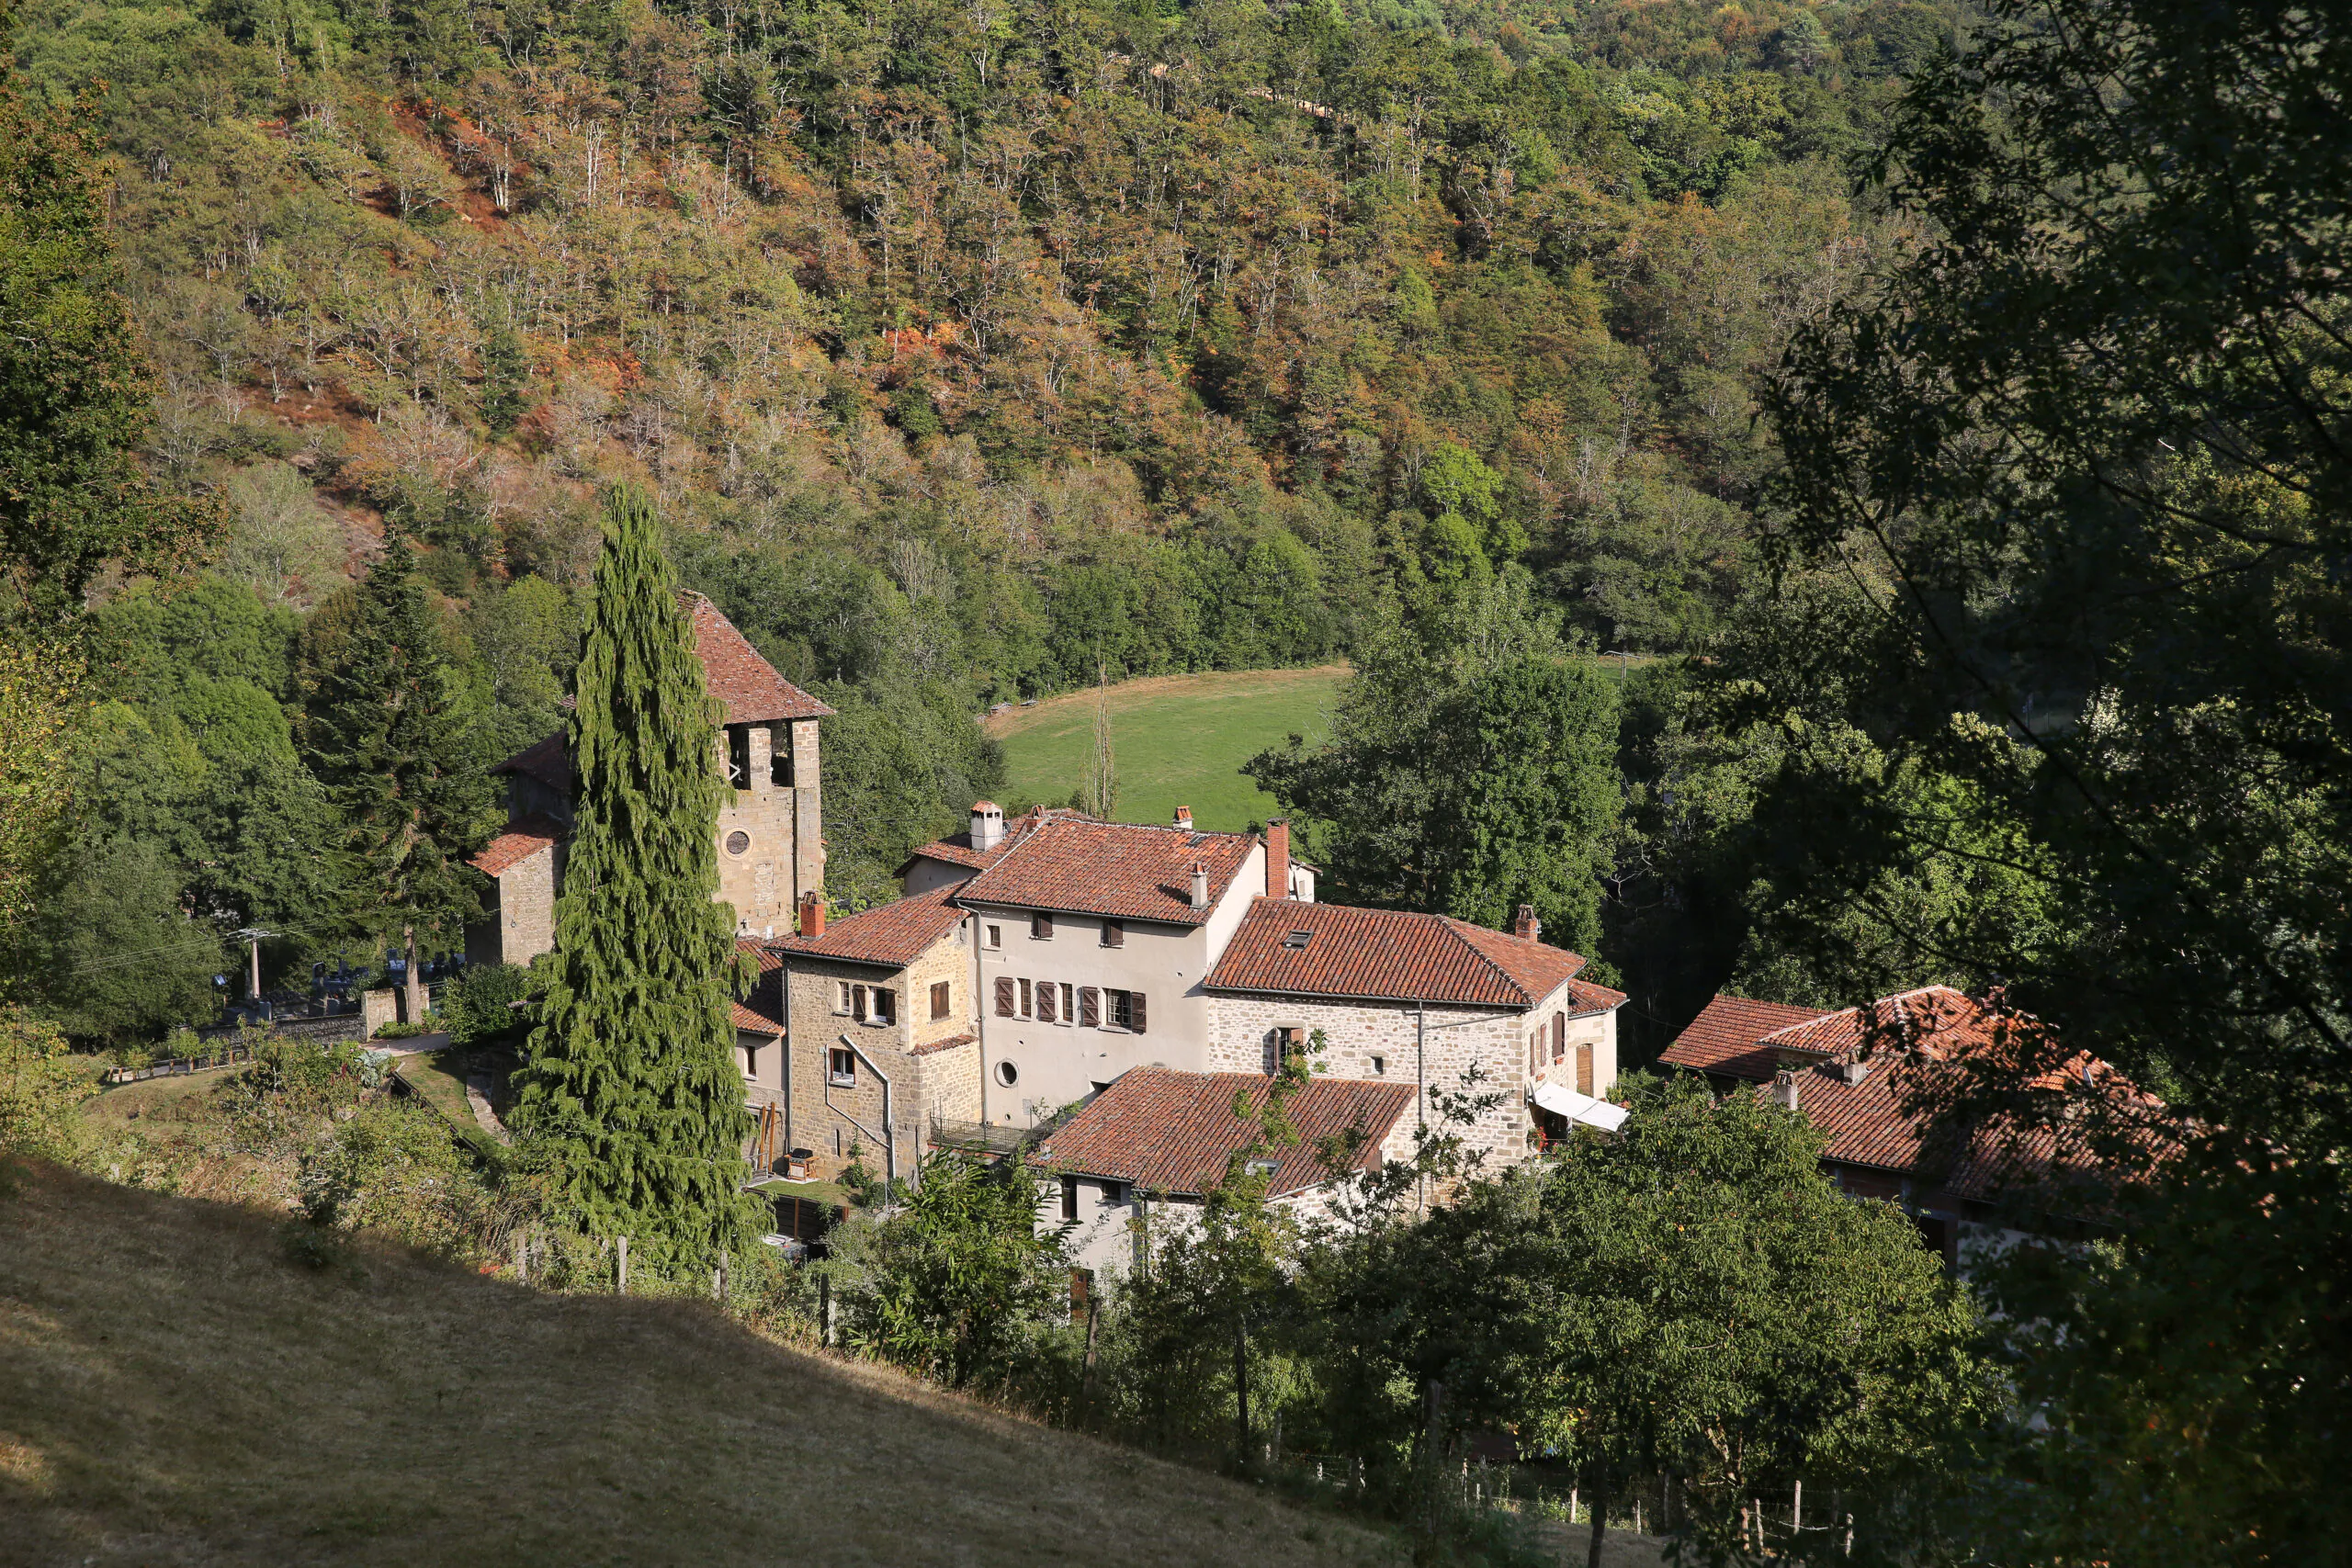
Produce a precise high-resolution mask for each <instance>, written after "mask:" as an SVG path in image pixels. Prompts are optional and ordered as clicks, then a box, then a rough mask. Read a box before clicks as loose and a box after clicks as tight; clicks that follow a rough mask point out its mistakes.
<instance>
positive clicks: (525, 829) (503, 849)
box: [467, 815, 563, 876]
mask: <svg viewBox="0 0 2352 1568" xmlns="http://www.w3.org/2000/svg"><path fill="white" fill-rule="evenodd" d="M562 838H563V824H562V823H560V822H558V821H556V820H555V819H554V818H550V817H540V816H537V815H533V816H528V817H518V818H515V820H514V821H512V822H509V823H508V824H507V825H506V831H504V832H503V833H501V834H499V835H498V837H496V838H495V839H492V840H491V841H490V842H488V843H487V844H484V845H483V846H482V847H481V853H479V854H477V855H475V856H474V857H473V859H471V860H469V861H468V862H467V864H468V865H470V866H472V867H473V868H474V869H475V870H476V871H478V872H481V874H483V875H484V876H503V875H505V874H507V873H508V872H510V871H512V870H514V869H515V867H516V866H518V865H521V864H522V863H524V862H525V861H526V860H529V859H530V858H531V857H532V856H533V855H535V854H537V853H538V852H540V851H541V850H545V849H550V848H553V847H554V845H555V844H556V843H557V842H558V841H560V840H561V839H562Z"/></svg>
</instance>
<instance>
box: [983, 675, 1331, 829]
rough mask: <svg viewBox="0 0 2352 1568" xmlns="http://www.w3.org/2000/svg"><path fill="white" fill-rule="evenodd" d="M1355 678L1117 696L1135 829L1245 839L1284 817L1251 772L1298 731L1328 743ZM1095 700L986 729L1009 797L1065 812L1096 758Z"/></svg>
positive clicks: (1127, 800) (1131, 684)
mask: <svg viewBox="0 0 2352 1568" xmlns="http://www.w3.org/2000/svg"><path fill="white" fill-rule="evenodd" d="M1347 674H1348V671H1347V670H1346V668H1345V667H1344V666H1331V667H1327V668H1324V669H1319V670H1242V671H1219V672H1216V673H1212V674H1207V675H1170V676H1159V677H1155V678H1152V679H1149V680H1143V681H1128V682H1123V683H1121V684H1119V685H1116V686H1114V687H1112V688H1111V698H1110V702H1111V735H1112V746H1113V751H1114V756H1115V758H1116V760H1117V762H1118V770H1119V804H1118V809H1117V811H1116V812H1115V813H1114V815H1115V816H1116V817H1117V818H1119V819H1120V820H1121V821H1124V822H1165V821H1168V820H1169V819H1170V818H1172V817H1173V816H1174V815H1175V811H1176V807H1179V806H1189V807H1192V808H1193V821H1195V822H1197V823H1199V824H1200V825H1201V826H1202V827H1203V828H1209V829H1219V830H1222V831H1228V832H1230V831H1238V830H1239V829H1243V828H1246V827H1248V826H1249V825H1250V823H1251V822H1253V821H1260V822H1262V821H1263V820H1265V819H1266V818H1268V817H1269V816H1272V815H1273V814H1274V813H1275V812H1277V811H1279V810H1280V809H1281V808H1280V807H1278V806H1277V805H1276V804H1275V802H1274V798H1273V796H1272V795H1267V794H1265V793H1264V792H1263V791H1261V790H1260V789H1259V788H1258V786H1257V785H1255V784H1251V783H1250V781H1249V780H1248V779H1246V778H1244V777H1242V776H1241V773H1240V772H1239V769H1240V766H1241V764H1242V763H1243V762H1246V761H1249V760H1250V758H1251V757H1253V756H1255V755H1257V753H1259V752H1260V751H1262V750H1265V749H1266V748H1267V747H1269V746H1277V745H1280V744H1281V743H1282V739H1283V736H1285V735H1288V734H1290V733H1292V732H1293V731H1296V732H1297V733H1299V734H1301V735H1304V736H1306V738H1307V739H1309V740H1316V739H1321V738H1322V736H1323V735H1324V734H1325V732H1326V731H1327V730H1328V729H1329V726H1330V711H1331V705H1332V701H1333V699H1334V697H1335V696H1336V694H1337V693H1338V691H1339V687H1340V682H1341V681H1343V680H1345V679H1346V678H1347ZM1094 704H1095V694H1093V693H1092V692H1075V693H1072V694H1069V695H1068V696H1061V697H1050V698H1048V699H1046V701H1044V702H1041V703H1039V704H1038V705H1036V706H1035V707H1030V708H1015V709H1013V710H1012V712H1011V713H1008V714H1002V715H1000V716H996V717H994V718H990V719H989V720H987V721H985V722H986V725H987V728H988V730H989V734H991V735H994V736H995V737H997V739H1000V740H1001V741H1003V742H1004V754H1005V761H1006V764H1007V770H1008V774H1009V777H1008V781H1007V786H1006V794H1007V795H1008V796H1010V797H1011V798H1012V801H1014V802H1016V803H1027V802H1035V801H1043V802H1046V803H1047V804H1051V805H1060V804H1062V803H1063V802H1065V801H1067V800H1069V797H1070V794H1071V792H1072V791H1074V790H1076V789H1077V788H1078V786H1079V784H1080V780H1082V779H1083V778H1084V777H1085V774H1086V770H1087V766H1088V762H1089V760H1090V759H1091V756H1092V755H1093V749H1094Z"/></svg>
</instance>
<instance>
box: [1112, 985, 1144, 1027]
mask: <svg viewBox="0 0 2352 1568" xmlns="http://www.w3.org/2000/svg"><path fill="white" fill-rule="evenodd" d="M1143 1023H1144V1004H1143V993H1142V992H1141V991H1113V990H1105V991H1104V992H1103V1024H1104V1025H1105V1026H1106V1027H1109V1028H1113V1029H1131V1030H1133V1031H1135V1032H1136V1033H1137V1034H1141V1033H1142V1032H1143Z"/></svg>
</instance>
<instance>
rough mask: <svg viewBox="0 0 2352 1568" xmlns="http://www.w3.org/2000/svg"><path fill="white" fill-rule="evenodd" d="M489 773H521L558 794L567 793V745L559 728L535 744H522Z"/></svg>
mask: <svg viewBox="0 0 2352 1568" xmlns="http://www.w3.org/2000/svg"><path fill="white" fill-rule="evenodd" d="M490 771H491V772H492V773H524V774H526V775H528V776H529V777H531V778H535V779H537V780H538V781H539V782H540V783H541V784H545V785H547V786H548V788H549V789H551V790H553V791H555V792H556V794H558V795H570V794H571V745H570V743H569V742H568V741H566V740H565V739H564V738H563V731H562V730H560V729H559V730H557V731H556V732H555V733H554V734H553V735H550V736H548V738H547V739H545V740H542V741H540V742H539V743H538V744H537V745H536V746H526V747H525V748H524V749H523V750H520V751H517V752H515V755H513V756H512V757H509V758H507V759H506V761H503V762H501V763H499V764H498V766H496V767H494V768H492V769H491V770H490Z"/></svg>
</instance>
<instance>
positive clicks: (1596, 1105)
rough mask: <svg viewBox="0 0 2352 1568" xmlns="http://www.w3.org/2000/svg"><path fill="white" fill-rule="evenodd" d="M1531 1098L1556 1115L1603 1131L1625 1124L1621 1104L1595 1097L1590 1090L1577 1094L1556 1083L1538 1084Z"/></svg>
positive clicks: (1614, 1129) (1609, 1130)
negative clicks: (1588, 1092)
mask: <svg viewBox="0 0 2352 1568" xmlns="http://www.w3.org/2000/svg"><path fill="white" fill-rule="evenodd" d="M1533 1098H1534V1100H1535V1103H1536V1104H1538V1105H1540V1106H1542V1107H1543V1108H1544V1110H1546V1111H1550V1112H1551V1113H1552V1114H1553V1115H1555V1116H1565V1117H1566V1118H1567V1119H1568V1120H1569V1121H1571V1122H1583V1123H1584V1124H1585V1125H1586V1126H1588V1127H1598V1128H1600V1130H1601V1131H1602V1132H1604V1133H1613V1132H1615V1131H1616V1130H1617V1129H1618V1128H1620V1127H1622V1126H1623V1125H1624V1124H1625V1115H1626V1111H1625V1108H1624V1107H1623V1106H1622V1105H1611V1104H1610V1103H1609V1101H1607V1100H1595V1099H1594V1098H1593V1097H1592V1096H1591V1095H1589V1094H1578V1093H1577V1091H1576V1090H1574V1089H1562V1088H1561V1087H1560V1086H1559V1085H1558V1084H1555V1083H1540V1084H1537V1085H1536V1086H1535V1094H1534V1096H1533Z"/></svg>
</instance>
